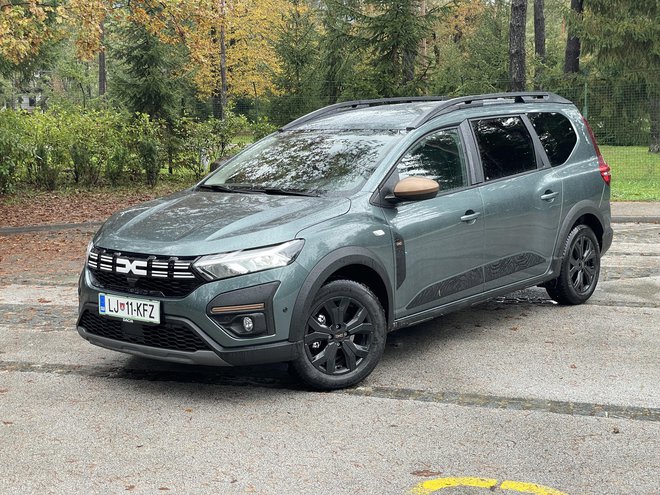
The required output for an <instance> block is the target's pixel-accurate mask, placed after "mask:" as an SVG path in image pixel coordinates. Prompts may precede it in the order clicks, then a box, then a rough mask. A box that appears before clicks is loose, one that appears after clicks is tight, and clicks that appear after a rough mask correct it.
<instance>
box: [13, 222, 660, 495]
mask: <svg viewBox="0 0 660 495" xmlns="http://www.w3.org/2000/svg"><path fill="white" fill-rule="evenodd" d="M614 228H615V241H614V244H613V246H612V249H611V251H610V252H609V253H608V255H607V256H606V257H604V258H603V267H602V279H601V282H600V283H599V287H598V289H597V291H596V293H595V294H594V296H593V297H592V299H591V300H590V301H589V302H588V304H585V305H583V306H579V307H560V306H557V305H555V304H554V303H553V302H552V301H550V300H549V298H548V297H547V295H546V294H545V291H544V290H542V289H539V288H532V289H528V290H525V291H518V292H516V293H512V294H509V295H507V296H506V297H502V298H498V299H495V300H492V301H490V302H487V303H485V304H481V305H479V306H477V307H474V308H472V309H470V310H466V311H461V312H457V313H454V314H450V315H447V316H444V317H442V318H439V319H436V320H433V321H431V322H427V323H424V324H422V325H418V326H415V327H413V328H409V329H405V330H401V331H397V332H394V333H392V334H390V335H389V337H388V346H387V349H386V353H385V356H384V358H383V360H382V362H381V363H380V364H379V366H378V368H377V369H376V371H375V372H374V373H373V374H372V376H370V377H369V379H368V380H366V381H365V382H364V383H363V384H361V385H360V386H358V387H356V388H353V389H350V390H347V391H340V392H334V393H314V392H308V391H306V390H304V389H303V387H301V385H300V384H299V383H298V382H297V381H296V380H295V379H294V378H293V377H292V376H291V375H290V374H289V371H288V368H287V366H286V365H284V364H281V365H270V366H262V367H250V368H231V369H220V368H194V367H188V366H183V365H171V364H166V363H158V362H152V361H148V360H144V359H138V358H135V357H130V356H125V355H122V354H118V353H113V352H110V351H106V350H104V349H101V348H97V347H94V346H91V345H89V344H88V343H87V342H85V341H84V340H82V339H81V338H80V337H79V336H78V335H77V333H76V332H75V329H74V324H75V318H76V310H77V308H76V289H75V281H76V279H77V270H78V268H79V267H80V265H81V264H82V262H81V261H76V260H74V259H70V260H66V261H62V260H61V259H58V257H57V256H56V255H48V256H44V258H43V259H42V261H41V262H40V263H39V264H34V265H21V267H19V266H18V265H16V266H12V267H11V268H10V269H8V268H7V266H3V267H0V270H1V271H2V279H0V314H1V315H2V316H1V318H0V493H2V494H5V493H7V494H10V493H12V494H13V493H40V494H41V493H57V494H62V493H72V494H73V493H102V494H106V493H125V492H129V493H182V494H189V493H200V494H201V493H209V494H216V493H222V494H225V493H227V494H234V493H236V494H238V493H264V494H308V493H320V494H325V493H328V494H330V493H332V494H344V493H346V494H354V493H364V494H408V493H413V492H414V493H431V491H430V490H431V488H432V487H436V488H434V489H433V490H435V489H437V490H438V491H437V493H439V494H450V495H458V494H461V495H473V494H474V495H479V494H483V495H486V494H488V493H493V492H496V493H533V494H534V493H535V494H545V495H561V494H565V495H585V494H594V495H595V494H598V495H601V494H607V495H617V494H621V495H637V494H643V495H651V494H657V493H658V484H657V480H658V479H660V421H659V420H660V335H659V332H658V329H659V328H660V242H659V241H660V225H656V224H653V223H643V224H633V223H616V224H614ZM50 235H53V234H52V233H51V234H50ZM70 235H73V236H74V237H75V238H76V239H78V238H80V239H79V240H75V245H76V246H77V248H79V247H80V246H84V243H83V237H84V236H85V234H84V233H80V234H76V233H75V232H72V233H71V234H70ZM53 239H55V238H53ZM55 240H57V239H55ZM3 254H4V253H3ZM11 256H14V255H11ZM16 256H18V255H16ZM7 259H8V258H7V257H4V259H3V261H2V263H3V264H5V263H6V261H5V260H7ZM11 259H12V260H13V261H12V263H14V262H18V261H17V260H20V258H18V257H14V258H11ZM20 263H26V261H25V260H20ZM23 266H24V267H25V268H27V270H26V271H24V270H23ZM58 267H59V268H58ZM19 268H20V269H19ZM53 271H55V272H56V275H52V273H53ZM40 277H41V279H40ZM439 480H440V481H439ZM475 480H482V481H483V482H479V483H481V484H479V483H478V482H477V481H475ZM484 480H485V481H484ZM505 480H506V481H505ZM491 481H492V482H491ZM495 482H496V483H495ZM422 483H426V485H421V484H422ZM489 483H490V484H489ZM493 483H494V484H493ZM425 487H426V488H425ZM438 487H440V488H438ZM507 487H508V488H507ZM424 490H426V491H424Z"/></svg>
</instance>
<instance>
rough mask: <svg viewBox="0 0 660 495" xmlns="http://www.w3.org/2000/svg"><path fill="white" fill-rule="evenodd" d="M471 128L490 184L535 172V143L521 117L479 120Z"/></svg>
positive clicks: (485, 175) (485, 176)
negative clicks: (501, 178)
mask: <svg viewBox="0 0 660 495" xmlns="http://www.w3.org/2000/svg"><path fill="white" fill-rule="evenodd" d="M472 127H473V129H474V133H475V135H476V138H477V144H478V146H479V153H480V154H481V162H482V164H483V167H484V178H485V179H486V180H487V181H489V180H495V179H499V178H500V177H507V176H509V175H515V174H519V173H521V172H526V171H528V170H534V169H536V155H535V154H534V143H533V141H532V137H531V136H530V135H529V132H527V127H525V123H524V122H523V121H522V119H521V118H520V117H500V118H496V119H485V120H477V121H474V122H472Z"/></svg>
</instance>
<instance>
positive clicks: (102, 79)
mask: <svg viewBox="0 0 660 495" xmlns="http://www.w3.org/2000/svg"><path fill="white" fill-rule="evenodd" d="M104 41H105V26H104V25H103V23H101V51H99V96H103V95H104V94H105V92H106V88H107V79H108V75H107V71H106V65H105V47H104V46H103V42H104Z"/></svg>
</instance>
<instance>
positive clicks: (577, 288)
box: [545, 225, 600, 305]
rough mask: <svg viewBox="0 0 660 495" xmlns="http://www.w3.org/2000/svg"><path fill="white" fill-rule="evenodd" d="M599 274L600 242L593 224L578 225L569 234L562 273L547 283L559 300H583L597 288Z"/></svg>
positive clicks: (547, 286)
mask: <svg viewBox="0 0 660 495" xmlns="http://www.w3.org/2000/svg"><path fill="white" fill-rule="evenodd" d="M599 276H600V246H599V244H598V239H596V235H595V234H594V232H593V230H591V228H589V227H587V226H586V225H578V226H576V227H575V228H574V229H573V230H571V232H570V234H568V237H567V238H566V243H565V244H564V250H563V253H562V259H561V270H560V272H559V276H558V277H557V278H556V279H555V280H552V281H551V282H549V283H547V284H546V285H545V290H546V291H547V292H548V295H549V296H550V297H551V298H552V299H554V300H555V301H557V302H558V303H559V304H564V305H575V304H582V303H584V302H585V301H587V299H589V298H590V297H591V295H592V294H593V293H594V290H596V285H597V284H598V278H599Z"/></svg>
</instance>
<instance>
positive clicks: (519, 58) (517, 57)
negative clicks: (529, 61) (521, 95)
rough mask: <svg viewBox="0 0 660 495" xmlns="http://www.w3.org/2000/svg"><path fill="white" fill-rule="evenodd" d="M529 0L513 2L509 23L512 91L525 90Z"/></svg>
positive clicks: (510, 83)
mask: <svg viewBox="0 0 660 495" xmlns="http://www.w3.org/2000/svg"><path fill="white" fill-rule="evenodd" d="M526 21H527V0H512V1H511V22H510V23H509V87H510V89H511V91H524V90H525V83H526V80H525V72H526V65H525V25H526Z"/></svg>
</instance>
